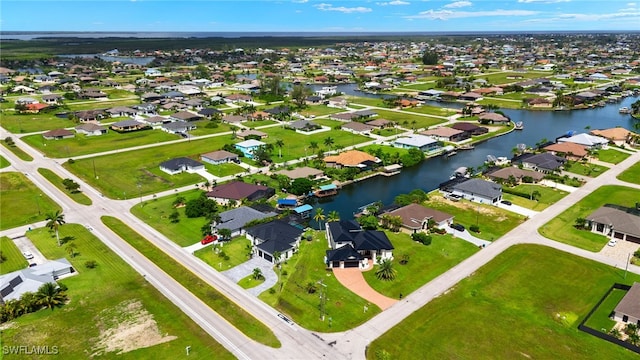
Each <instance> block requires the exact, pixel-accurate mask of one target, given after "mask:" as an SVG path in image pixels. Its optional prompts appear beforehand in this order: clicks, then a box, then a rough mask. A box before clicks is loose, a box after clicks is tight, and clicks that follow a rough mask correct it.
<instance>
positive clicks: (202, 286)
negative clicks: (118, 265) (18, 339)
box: [102, 216, 280, 347]
mask: <svg viewBox="0 0 640 360" xmlns="http://www.w3.org/2000/svg"><path fill="white" fill-rule="evenodd" d="M102 221H103V222H104V223H105V225H107V226H108V227H109V228H110V229H111V230H113V231H114V232H115V233H116V234H118V236H120V237H121V238H122V239H124V240H125V241H126V242H128V243H129V244H130V245H131V246H133V247H134V248H136V249H137V250H138V251H139V252H140V253H142V254H143V255H144V256H145V257H146V258H147V259H149V260H151V261H152V262H153V263H155V264H156V265H157V266H158V267H160V268H161V269H162V270H163V271H165V272H166V273H167V274H171V276H172V277H173V278H174V279H175V280H176V281H177V282H179V283H180V284H181V285H182V286H184V287H185V288H187V289H189V291H191V293H192V294H194V295H195V296H196V297H198V298H199V299H200V300H202V302H204V303H205V304H207V305H208V306H209V307H210V308H211V309H213V310H214V311H216V312H217V313H218V314H219V315H220V316H222V317H223V318H225V319H226V320H227V321H229V323H231V324H232V325H233V326H235V327H236V328H237V329H238V330H239V331H241V332H243V333H244V334H245V335H246V336H248V337H249V338H251V339H253V340H255V341H257V342H259V343H261V344H265V345H267V346H271V347H280V342H279V341H278V339H277V338H276V337H275V335H274V334H273V333H272V332H271V330H269V328H268V327H267V326H266V325H264V324H263V323H261V322H260V321H258V320H257V319H255V318H254V317H253V316H251V314H249V313H248V312H246V311H244V310H243V309H242V308H241V307H239V306H238V305H236V304H235V303H234V302H232V301H231V300H229V299H228V298H227V297H225V296H224V295H223V294H221V293H220V292H219V291H218V290H216V289H215V288H213V287H212V286H210V285H209V284H208V283H206V282H205V281H204V280H202V279H200V278H199V277H198V276H197V275H195V274H194V273H192V272H191V271H189V270H188V269H186V268H185V267H184V266H182V265H180V264H179V263H178V262H176V261H175V260H173V258H171V257H170V256H169V255H167V254H166V253H164V252H163V251H162V250H160V249H158V248H157V247H155V246H153V245H152V244H151V243H149V241H147V240H146V239H145V238H143V237H142V236H140V234H138V233H137V232H135V231H133V230H132V229H131V228H130V227H128V226H127V225H125V224H124V223H123V222H122V221H120V220H118V219H116V218H113V217H109V216H105V217H103V218H102Z"/></svg>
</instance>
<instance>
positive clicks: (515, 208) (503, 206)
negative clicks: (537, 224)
mask: <svg viewBox="0 0 640 360" xmlns="http://www.w3.org/2000/svg"><path fill="white" fill-rule="evenodd" d="M498 207H499V208H500V209H505V210H508V211H511V212H514V213H516V214H520V215H523V216H526V217H528V218H530V217H533V216H534V215H536V214H538V212H537V211H534V210H531V209H527V208H525V207H522V206H519V205H516V204H511V205H506V204H503V203H498Z"/></svg>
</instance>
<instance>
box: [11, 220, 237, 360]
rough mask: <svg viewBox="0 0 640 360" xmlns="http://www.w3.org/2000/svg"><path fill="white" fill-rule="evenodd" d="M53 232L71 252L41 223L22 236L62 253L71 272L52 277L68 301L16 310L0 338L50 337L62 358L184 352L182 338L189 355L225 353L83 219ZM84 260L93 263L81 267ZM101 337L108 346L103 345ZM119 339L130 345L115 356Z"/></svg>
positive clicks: (50, 252)
mask: <svg viewBox="0 0 640 360" xmlns="http://www.w3.org/2000/svg"><path fill="white" fill-rule="evenodd" d="M60 232H61V236H64V237H68V238H72V239H73V240H70V242H72V243H73V244H74V245H75V246H76V251H75V252H76V255H75V257H70V256H69V255H68V254H67V251H66V250H65V247H64V246H63V247H58V246H57V245H56V240H55V238H54V237H52V236H51V234H50V233H49V231H48V230H47V229H46V228H43V229H37V230H34V231H31V232H29V233H27V236H28V237H29V239H30V240H31V241H33V242H34V244H35V245H36V246H37V247H38V249H39V250H40V251H42V253H43V255H44V256H45V257H47V258H48V259H59V258H63V257H64V258H66V259H67V260H69V261H70V262H71V264H72V265H73V267H74V268H75V269H76V271H77V272H78V274H77V275H74V276H71V277H68V278H65V279H62V280H59V282H60V283H62V284H64V285H66V286H67V287H68V291H67V295H68V297H69V303H68V304H66V305H64V306H63V307H62V308H60V309H55V310H53V311H50V310H41V311H38V312H35V313H31V314H28V315H24V316H21V317H20V318H18V319H17V320H15V322H14V325H13V326H9V327H7V328H5V329H4V330H3V334H2V345H5V346H14V345H15V346H18V345H28V346H29V348H30V347H31V346H42V345H43V344H46V345H49V346H50V347H51V346H52V345H55V346H58V348H59V352H60V353H59V355H61V356H62V357H63V358H65V359H85V358H89V357H91V355H92V354H100V353H102V354H103V356H104V357H106V358H115V357H118V358H123V359H154V358H155V359H164V358H167V357H170V356H174V357H175V356H176V355H177V354H184V349H185V347H187V346H191V355H192V356H195V357H197V358H202V357H206V356H208V355H209V354H211V353H216V354H219V356H221V357H223V358H225V359H232V358H233V356H232V355H231V354H230V353H229V352H228V351H227V350H226V349H225V348H224V347H222V346H221V345H220V344H219V343H217V342H216V341H215V340H214V339H213V338H212V337H211V336H210V335H209V334H207V333H205V332H204V331H203V330H202V329H201V328H200V327H199V326H198V325H197V324H196V323H195V322H193V321H192V320H191V319H190V318H189V317H187V316H186V315H185V314H184V313H183V312H182V311H181V310H180V309H179V308H178V307H177V306H175V305H174V304H173V303H171V301H169V300H168V299H166V298H165V297H164V296H163V295H162V294H161V293H160V292H158V291H157V290H156V289H155V288H154V287H153V286H151V285H149V283H148V282H147V281H145V280H144V278H143V277H142V276H140V275H139V274H138V273H136V272H135V271H134V270H133V269H132V268H131V267H130V266H129V265H128V264H126V263H125V262H124V261H123V260H122V259H121V258H120V257H119V256H117V255H116V254H115V253H113V252H112V251H111V250H110V249H109V248H108V247H107V246H106V245H105V244H104V243H103V242H102V241H100V240H99V239H98V238H96V237H95V236H93V235H92V234H91V233H89V232H88V231H87V230H86V229H85V228H84V227H83V226H81V225H78V224H66V225H63V226H62V227H61V228H60ZM89 260H93V261H95V262H96V263H97V267H95V268H93V269H88V268H87V267H85V263H86V262H87V261H89ZM124 319H127V320H126V321H124ZM122 333H128V335H127V336H126V337H122V338H120V337H119V336H118V334H122ZM160 341H165V342H163V343H160ZM106 343H109V344H112V345H114V346H115V347H114V348H113V349H112V350H110V351H109V352H107V350H106V349H105V348H104V347H105V344H106ZM156 343H157V345H156ZM124 345H128V346H131V347H132V349H131V350H132V351H130V352H124V353H122V354H118V355H117V356H116V354H117V352H118V351H119V350H120V347H122V346H124ZM145 346H148V347H145ZM170 354H173V355H170Z"/></svg>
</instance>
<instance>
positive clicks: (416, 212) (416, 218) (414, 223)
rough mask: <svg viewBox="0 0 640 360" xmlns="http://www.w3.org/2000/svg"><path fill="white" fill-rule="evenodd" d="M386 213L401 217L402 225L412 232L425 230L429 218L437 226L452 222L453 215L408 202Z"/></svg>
mask: <svg viewBox="0 0 640 360" xmlns="http://www.w3.org/2000/svg"><path fill="white" fill-rule="evenodd" d="M386 214H388V215H390V216H399V217H400V218H401V219H402V226H403V227H404V228H405V229H407V230H408V231H410V232H412V233H416V232H419V231H421V230H426V229H427V225H428V223H429V220H433V221H435V225H436V226H438V227H444V226H446V225H448V224H451V223H453V215H451V214H447V213H445V212H442V211H438V210H434V209H430V208H427V207H424V206H422V205H419V204H409V205H407V206H403V207H401V208H399V209H395V210H393V211H390V212H388V213H386Z"/></svg>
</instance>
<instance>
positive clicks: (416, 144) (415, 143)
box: [393, 135, 440, 152]
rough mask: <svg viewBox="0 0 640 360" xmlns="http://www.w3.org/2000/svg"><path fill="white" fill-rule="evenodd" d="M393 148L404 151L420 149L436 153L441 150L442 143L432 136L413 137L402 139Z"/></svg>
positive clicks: (394, 143)
mask: <svg viewBox="0 0 640 360" xmlns="http://www.w3.org/2000/svg"><path fill="white" fill-rule="evenodd" d="M393 146H395V147H398V148H402V149H418V150H420V151H422V152H430V151H435V150H438V149H439V148H440V142H439V141H438V140H436V139H434V138H432V137H430V136H425V135H411V136H409V137H400V138H397V139H396V140H395V141H394V142H393Z"/></svg>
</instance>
